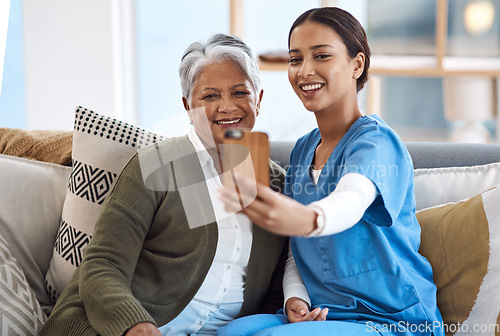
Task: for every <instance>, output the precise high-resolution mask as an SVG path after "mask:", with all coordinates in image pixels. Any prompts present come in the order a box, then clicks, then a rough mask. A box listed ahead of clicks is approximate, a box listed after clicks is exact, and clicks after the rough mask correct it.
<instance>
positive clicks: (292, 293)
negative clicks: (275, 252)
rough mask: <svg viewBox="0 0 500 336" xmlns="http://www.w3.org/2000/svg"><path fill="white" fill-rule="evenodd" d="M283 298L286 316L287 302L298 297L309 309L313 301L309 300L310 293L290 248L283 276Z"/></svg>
mask: <svg viewBox="0 0 500 336" xmlns="http://www.w3.org/2000/svg"><path fill="white" fill-rule="evenodd" d="M283 296H284V297H285V301H284V304H283V310H284V311H285V315H286V309H285V307H286V302H287V301H288V299H290V298H292V297H298V298H301V299H302V300H304V301H306V302H307V304H308V305H309V307H311V299H310V298H309V293H307V289H306V286H305V285H304V282H303V281H302V277H301V276H300V273H299V269H298V268H297V264H295V259H294V258H293V254H292V248H291V247H290V246H289V247H288V259H287V261H286V265H285V274H284V276H283Z"/></svg>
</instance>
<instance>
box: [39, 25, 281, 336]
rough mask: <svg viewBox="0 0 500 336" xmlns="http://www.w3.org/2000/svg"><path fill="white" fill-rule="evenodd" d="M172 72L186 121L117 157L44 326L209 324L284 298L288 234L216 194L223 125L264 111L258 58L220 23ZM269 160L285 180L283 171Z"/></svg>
mask: <svg viewBox="0 0 500 336" xmlns="http://www.w3.org/2000/svg"><path fill="white" fill-rule="evenodd" d="M179 73H180V77H181V85H182V91H183V98H182V101H183V104H184V107H185V109H186V110H187V112H188V114H189V117H190V119H191V122H192V124H193V129H192V130H191V132H190V133H189V134H188V135H186V136H183V137H178V138H170V139H168V140H166V141H163V142H161V143H159V144H156V145H153V146H150V147H147V148H145V149H143V150H141V151H139V152H138V153H137V154H136V155H135V156H134V157H133V158H132V159H131V160H130V162H129V163H128V164H127V166H126V167H125V168H124V170H123V171H122V173H121V174H120V177H119V178H118V179H117V181H116V182H115V185H114V187H113V190H112V192H111V193H110V195H109V196H108V198H107V200H106V202H105V204H104V206H103V210H102V212H101V215H100V217H99V220H98V222H97V224H96V228H95V232H94V235H93V238H92V241H91V243H90V244H89V246H88V247H87V248H86V250H85V257H84V261H83V263H82V264H81V266H80V267H79V268H78V269H77V271H76V272H75V275H74V277H73V279H72V281H71V283H70V284H69V285H68V287H67V288H66V290H65V291H64V292H63V293H62V295H61V296H60V298H59V300H58V302H57V304H56V306H55V308H54V311H53V312H52V314H51V316H50V317H49V319H48V320H47V322H46V323H45V324H44V326H43V327H42V329H41V330H40V335H42V336H43V335H50V336H57V335H64V336H67V335H72V336H75V335H98V334H99V335H127V336H131V335H155V336H158V335H169V336H170V335H213V334H214V333H215V331H216V330H217V329H218V328H219V327H220V326H223V325H225V324H227V323H228V322H229V321H231V320H233V319H234V318H236V317H239V316H244V315H248V314H252V313H257V312H276V311H277V310H278V309H279V308H280V307H281V306H282V304H283V301H282V290H281V281H282V273H283V266H284V260H285V259H284V257H285V255H286V243H287V242H286V239H285V238H283V237H280V236H276V235H273V234H270V233H268V232H266V231H264V230H262V229H260V228H259V227H257V226H254V225H253V224H252V223H251V222H250V221H249V220H248V218H247V217H246V216H244V215H240V214H234V213H228V212H226V211H225V210H224V206H223V205H222V203H221V201H220V200H218V197H217V190H218V189H219V188H220V187H221V182H220V178H219V174H221V172H222V169H221V165H220V162H221V157H220V152H219V145H220V144H221V142H222V140H223V137H224V133H225V131H226V130H227V129H228V128H230V127H242V128H247V129H251V128H252V127H253V126H254V123H255V118H256V116H257V115H258V114H259V106H260V102H261V99H262V93H263V91H262V90H261V88H260V80H259V70H258V68H257V65H256V62H255V61H254V59H253V58H252V54H251V51H250V49H249V48H248V47H247V46H246V45H245V44H244V43H243V42H242V41H241V40H239V39H238V38H235V37H232V36H228V35H222V34H218V35H215V36H213V37H212V38H210V39H209V40H208V41H207V43H206V44H201V43H193V44H192V45H190V46H189V47H188V49H187V50H186V52H185V53H184V56H183V57H182V61H181V66H180V70H179ZM270 168H271V169H270V172H271V182H272V183H271V185H272V186H281V185H282V183H283V171H282V170H281V169H280V168H279V167H278V166H277V165H276V164H274V163H272V162H270ZM284 252H285V253H284Z"/></svg>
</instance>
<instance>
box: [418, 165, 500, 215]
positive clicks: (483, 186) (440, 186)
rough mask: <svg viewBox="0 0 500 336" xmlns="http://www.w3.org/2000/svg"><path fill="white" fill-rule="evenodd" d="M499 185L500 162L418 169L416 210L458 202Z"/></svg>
mask: <svg viewBox="0 0 500 336" xmlns="http://www.w3.org/2000/svg"><path fill="white" fill-rule="evenodd" d="M498 185H500V162H497V163H490V164H485V165H478V166H468V167H446V168H420V169H415V201H416V203H417V204H416V207H417V210H421V209H425V208H428V207H432V206H435V205H439V204H445V203H450V202H458V201H460V200H463V199H466V198H469V197H473V196H475V195H478V194H480V193H482V192H483V191H485V190H488V189H491V188H493V187H496V186H498Z"/></svg>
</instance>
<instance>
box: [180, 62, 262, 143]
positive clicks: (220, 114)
mask: <svg viewBox="0 0 500 336" xmlns="http://www.w3.org/2000/svg"><path fill="white" fill-rule="evenodd" d="M261 99H262V92H261V93H260V94H259V95H258V96H257V95H256V94H255V90H254V88H253V86H252V83H251V81H250V80H249V78H248V77H247V75H246V74H245V73H244V72H243V71H242V70H241V69H240V68H239V67H238V66H237V65H236V64H235V63H234V62H233V61H229V60H228V61H224V62H222V63H211V64H208V65H207V66H205V67H204V68H203V70H202V71H201V73H200V75H199V76H198V78H197V80H196V82H195V84H194V86H193V89H192V92H191V101H190V102H188V101H187V100H186V99H185V98H183V102H184V107H185V108H186V110H188V113H189V117H190V119H191V122H192V123H193V126H194V128H195V130H196V133H197V134H198V135H199V136H200V137H201V138H202V139H203V140H204V141H205V142H207V143H208V144H210V145H213V141H212V138H213V140H214V141H215V143H216V144H220V143H222V141H223V139H224V134H225V132H226V130H227V129H228V128H231V127H241V128H248V129H252V128H253V126H254V124H255V117H256V114H257V109H258V108H259V106H260V100H261Z"/></svg>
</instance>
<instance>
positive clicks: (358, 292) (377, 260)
mask: <svg viewBox="0 0 500 336" xmlns="http://www.w3.org/2000/svg"><path fill="white" fill-rule="evenodd" d="M288 43H289V58H290V59H289V68H288V77H289V80H290V83H291V85H292V87H293V89H294V90H295V92H296V94H297V95H298V97H299V98H300V99H301V101H302V103H303V104H304V106H305V108H306V109H307V110H309V111H311V112H313V113H314V115H315V117H316V120H317V123H318V128H317V129H314V130H313V131H311V132H310V133H308V134H306V135H305V136H303V137H302V138H300V139H299V140H298V141H297V143H296V145H295V147H294V149H293V151H292V153H291V156H290V168H289V170H288V173H287V179H286V186H285V195H286V196H284V195H281V194H279V193H276V192H273V191H272V190H271V189H269V188H267V187H265V186H263V185H257V189H256V192H257V196H256V198H255V200H254V201H253V202H252V203H251V204H250V205H249V206H247V207H246V208H244V209H242V210H241V212H242V213H244V214H246V215H247V216H248V217H249V218H250V219H251V220H252V221H253V222H254V223H256V224H258V225H260V226H261V227H263V228H265V229H267V230H269V231H271V232H274V233H278V234H282V235H288V236H291V241H290V253H289V260H288V262H287V269H286V272H285V278H284V281H283V285H284V286H283V287H284V292H285V300H286V301H285V307H284V313H285V314H277V315H254V316H249V317H245V318H242V319H238V320H235V321H233V322H231V323H230V324H229V325H227V326H226V327H224V328H221V329H219V331H218V333H217V335H219V336H226V335H227V336H235V335H258V336H270V335H273V336H279V335H286V336H291V335H328V336H331V335H379V334H380V335H444V333H443V325H442V319H441V315H440V313H439V310H438V308H437V304H436V286H435V285H434V283H433V278H432V268H431V265H430V264H429V262H428V261H427V260H426V259H425V258H424V257H423V256H421V255H420V254H419V253H418V249H419V245H420V226H419V224H418V222H417V219H416V217H415V197H414V190H413V163H412V161H411V157H410V155H409V153H408V151H407V149H406V147H405V146H404V144H403V143H402V141H401V139H400V138H399V136H398V135H397V134H396V133H395V132H394V131H393V130H392V129H391V128H390V127H389V126H388V125H387V124H386V123H385V122H384V121H383V120H382V119H381V118H380V117H379V116H377V115H363V114H362V113H361V111H360V109H359V106H358V102H357V93H358V92H359V90H361V89H362V88H363V86H364V84H365V82H366V80H367V75H368V68H369V64H370V49H369V46H368V43H367V39H366V34H365V31H364V29H363V27H362V26H361V25H360V23H359V22H358V21H357V20H356V19H355V18H354V17H353V16H352V15H351V14H349V13H347V12H346V11H344V10H342V9H339V8H335V7H330V8H317V9H312V10H309V11H307V12H305V13H304V14H302V15H301V16H300V17H299V18H298V19H297V20H296V21H295V23H294V24H293V26H292V27H291V29H290V34H289V39H288ZM237 178H238V180H239V185H240V192H242V193H245V190H247V189H248V190H249V193H251V192H252V189H253V190H254V192H255V185H254V184H252V181H251V180H250V179H248V178H245V177H244V176H237ZM242 186H247V187H248V188H242ZM221 198H222V199H223V201H224V202H225V204H226V207H227V208H228V209H229V210H232V211H237V210H239V209H240V208H239V200H238V196H237V195H235V194H234V193H233V192H232V191H231V190H228V189H223V190H222V192H221Z"/></svg>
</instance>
